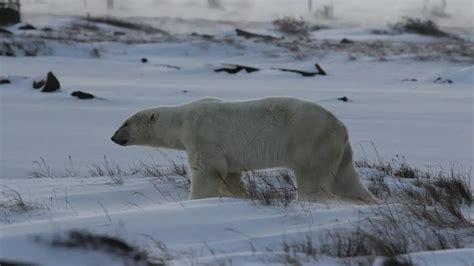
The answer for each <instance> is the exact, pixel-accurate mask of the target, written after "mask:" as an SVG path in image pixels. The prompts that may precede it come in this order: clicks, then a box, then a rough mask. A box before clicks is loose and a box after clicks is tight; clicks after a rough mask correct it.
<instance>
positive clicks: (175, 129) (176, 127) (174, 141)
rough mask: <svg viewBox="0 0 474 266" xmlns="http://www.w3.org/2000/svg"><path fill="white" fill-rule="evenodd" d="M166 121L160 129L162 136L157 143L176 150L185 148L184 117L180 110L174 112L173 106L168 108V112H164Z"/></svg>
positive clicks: (158, 145) (159, 145)
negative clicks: (183, 135)
mask: <svg viewBox="0 0 474 266" xmlns="http://www.w3.org/2000/svg"><path fill="white" fill-rule="evenodd" d="M162 114H163V117H160V118H159V119H163V120H164V123H160V124H161V125H163V124H164V125H166V127H162V128H160V129H159V132H161V136H159V138H158V139H159V143H156V144H157V145H156V146H157V147H162V148H168V149H175V150H185V147H184V144H183V141H182V134H183V130H182V129H183V118H182V115H181V113H180V112H174V110H173V109H172V108H170V109H169V110H167V112H166V114H165V113H164V112H163V113H162Z"/></svg>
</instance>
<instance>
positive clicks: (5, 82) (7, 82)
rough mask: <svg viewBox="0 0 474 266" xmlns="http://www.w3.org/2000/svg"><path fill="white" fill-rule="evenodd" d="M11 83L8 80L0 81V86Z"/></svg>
mask: <svg viewBox="0 0 474 266" xmlns="http://www.w3.org/2000/svg"><path fill="white" fill-rule="evenodd" d="M10 83H11V81H10V80H8V79H0V84H10Z"/></svg>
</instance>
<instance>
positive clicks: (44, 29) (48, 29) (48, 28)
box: [41, 27, 53, 32]
mask: <svg viewBox="0 0 474 266" xmlns="http://www.w3.org/2000/svg"><path fill="white" fill-rule="evenodd" d="M41 30H42V31H47V32H50V31H53V29H51V28H50V27H44V28H42V29H41Z"/></svg>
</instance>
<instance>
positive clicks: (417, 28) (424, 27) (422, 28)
mask: <svg viewBox="0 0 474 266" xmlns="http://www.w3.org/2000/svg"><path fill="white" fill-rule="evenodd" d="M392 28H393V29H394V30H395V31H398V32H409V33H417V34H420V35H428V36H434V37H447V36H449V34H448V33H446V32H444V31H442V30H441V29H440V28H439V26H438V24H436V23H435V22H434V21H432V20H429V19H428V20H423V19H419V18H410V17H404V18H403V19H402V20H401V21H399V22H397V23H396V24H395V25H393V26H392Z"/></svg>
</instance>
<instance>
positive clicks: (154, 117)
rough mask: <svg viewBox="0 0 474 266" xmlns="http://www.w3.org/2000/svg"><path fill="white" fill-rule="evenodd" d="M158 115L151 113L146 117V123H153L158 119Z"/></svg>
mask: <svg viewBox="0 0 474 266" xmlns="http://www.w3.org/2000/svg"><path fill="white" fill-rule="evenodd" d="M159 116H160V115H159V114H158V113H156V114H155V113H153V114H151V115H150V116H149V117H148V122H149V123H151V122H154V121H156V120H157V119H158V117H159Z"/></svg>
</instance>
